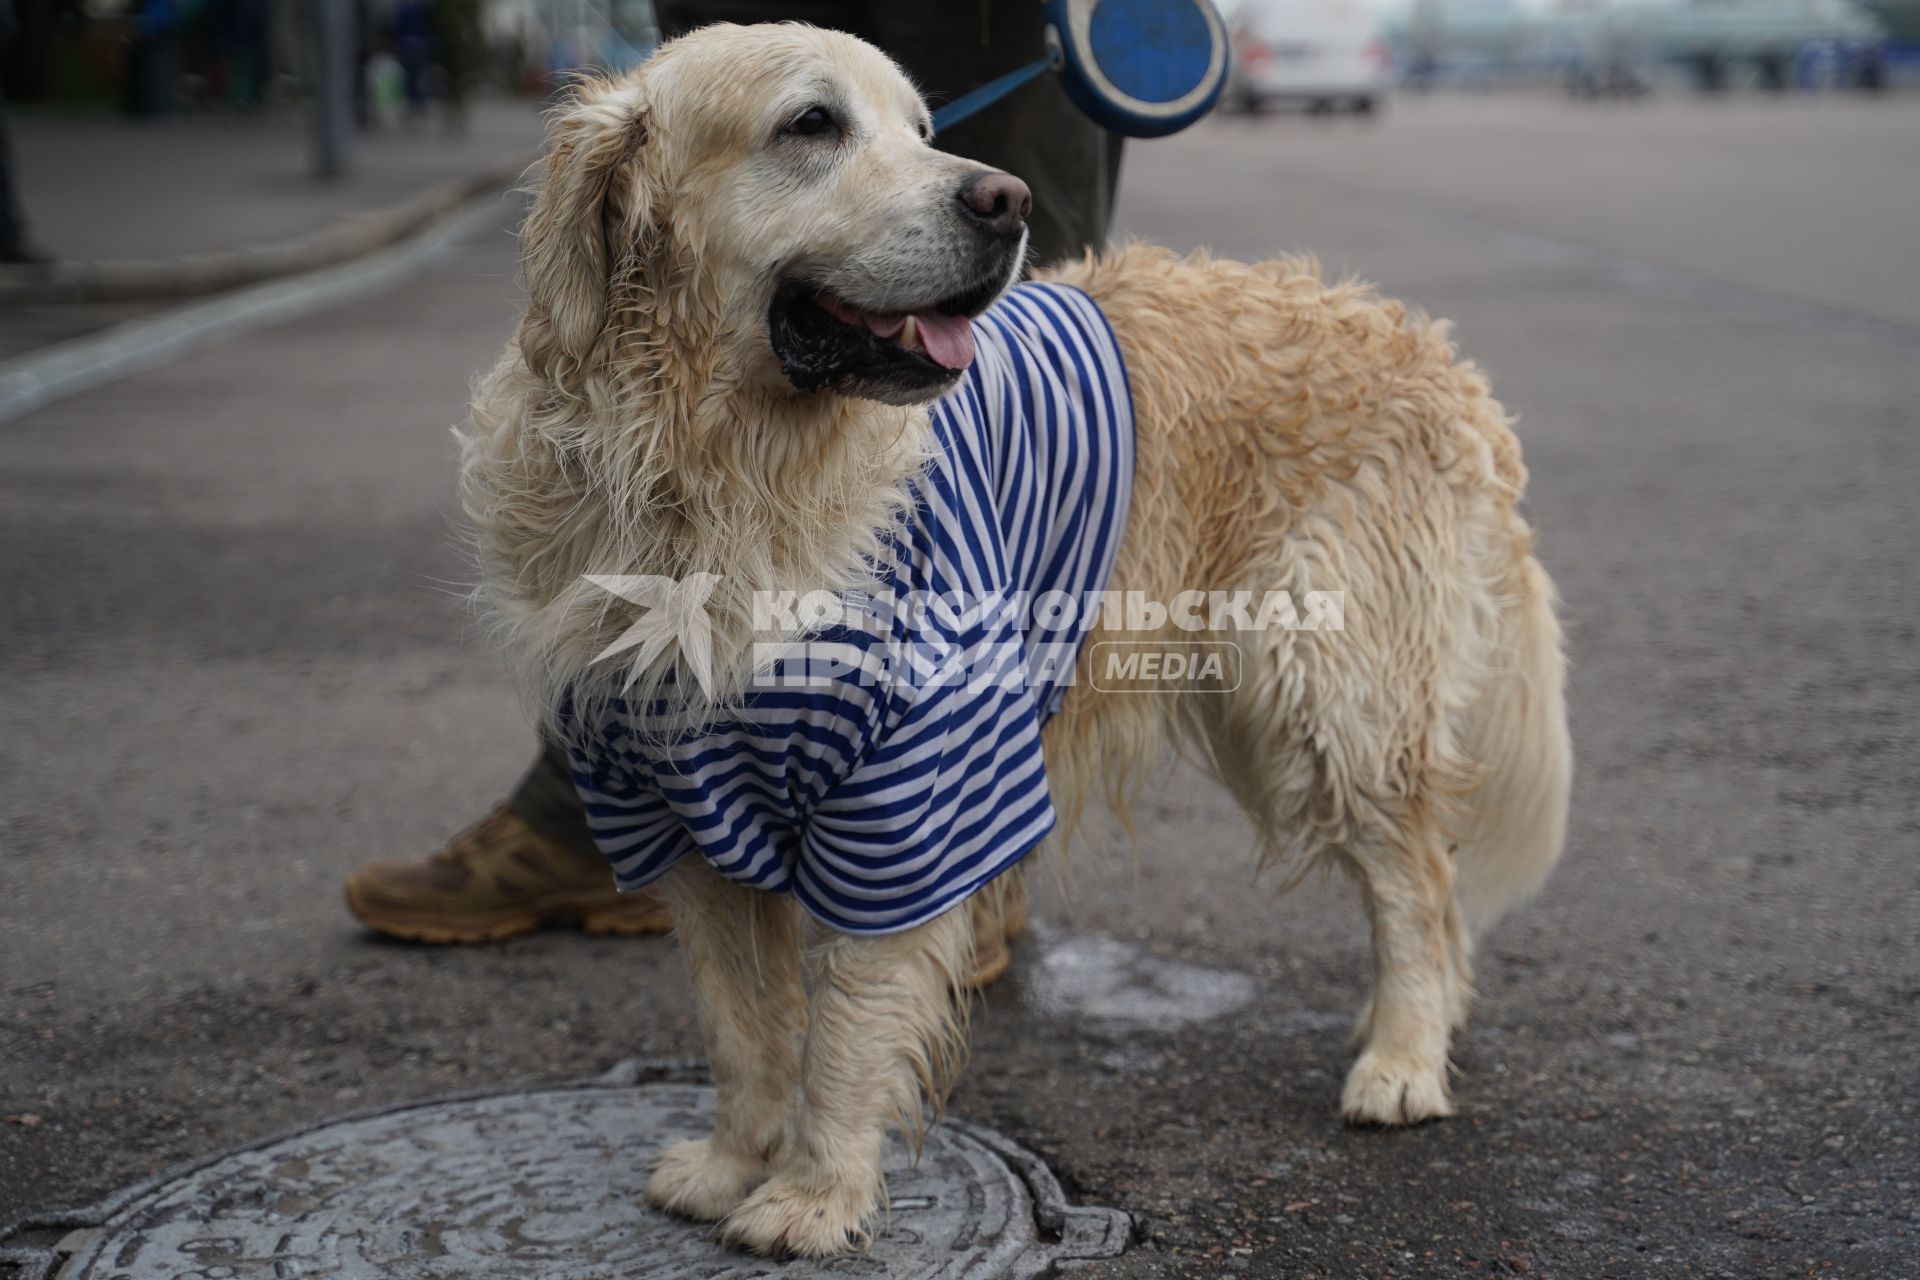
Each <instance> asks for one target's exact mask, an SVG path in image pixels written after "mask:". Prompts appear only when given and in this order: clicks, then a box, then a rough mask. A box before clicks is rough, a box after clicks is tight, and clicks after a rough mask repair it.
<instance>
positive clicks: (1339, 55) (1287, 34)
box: [1226, 0, 1391, 112]
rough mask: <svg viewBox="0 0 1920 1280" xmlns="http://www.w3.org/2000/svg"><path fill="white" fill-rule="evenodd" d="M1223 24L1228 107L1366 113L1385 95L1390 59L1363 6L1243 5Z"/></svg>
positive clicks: (1310, 1) (1290, 1)
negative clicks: (1229, 36) (1229, 62)
mask: <svg viewBox="0 0 1920 1280" xmlns="http://www.w3.org/2000/svg"><path fill="white" fill-rule="evenodd" d="M1229 24H1230V29H1231V31H1232V33H1233V70H1232V72H1231V74H1230V75H1229V77H1228V80H1227V91H1226V101H1227V103H1228V104H1229V105H1231V106H1235V107H1238V108H1240V109H1241V110H1244V111H1250V112H1251V111H1259V110H1262V109H1263V108H1265V107H1268V106H1272V105H1277V104H1281V103H1286V104H1288V105H1292V106H1300V107H1305V108H1306V109H1307V110H1309V111H1359V112H1368V111H1372V110H1373V109H1374V107H1375V106H1376V105H1377V104H1378V103H1379V102H1380V100H1381V99H1382V98H1384V97H1385V96H1386V92H1387V84H1388V78H1389V74H1390V72H1391V55H1390V54H1389V53H1388V50H1387V42H1386V40H1385V38H1384V37H1383V36H1382V34H1381V31H1380V23H1379V21H1378V20H1377V19H1376V18H1375V17H1374V14H1373V10H1372V8H1371V7H1369V5H1368V4H1367V3H1366V0H1242V3H1240V4H1239V5H1237V6H1235V8H1234V11H1233V14H1232V17H1231V18H1230V19H1229Z"/></svg>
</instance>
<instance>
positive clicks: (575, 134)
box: [520, 82, 652, 367]
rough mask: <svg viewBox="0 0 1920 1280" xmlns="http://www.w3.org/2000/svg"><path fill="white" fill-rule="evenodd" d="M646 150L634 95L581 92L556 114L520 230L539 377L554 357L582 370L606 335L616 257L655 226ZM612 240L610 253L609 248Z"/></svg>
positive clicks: (592, 87)
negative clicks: (536, 191)
mask: <svg viewBox="0 0 1920 1280" xmlns="http://www.w3.org/2000/svg"><path fill="white" fill-rule="evenodd" d="M646 147H647V113H646V109H645V107H644V106H643V104H642V102H641V98H640V94H639V90H638V88H637V87H636V86H634V85H631V84H627V85H618V86H615V85H609V84H606V83H605V82H595V83H593V84H589V85H584V86H582V87H581V88H580V89H579V90H578V91H577V92H576V94H575V95H574V99H573V102H572V104H571V105H570V106H568V107H567V108H565V109H564V110H563V112H562V113H561V114H560V116H559V118H558V121H557V123H556V124H555V126H554V141H553V146H552V148H551V149H550V150H549V151H548V153H547V158H546V176H545V178H544V180H543V181H542V182H541V184H540V192H539V195H538V196H537V197H536V198H535V200H534V204H533V209H532V211H531V212H530V213H528V215H527V220H526V222H525V224H524V225H523V226H522V227H521V229H520V257H521V262H522V265H523V266H524V268H525V271H526V282H527V292H528V295H529V300H530V305H529V307H528V309H527V326H526V329H525V330H523V333H522V347H523V349H525V352H526V355H527V358H528V359H529V360H530V361H532V362H533V363H534V364H535V366H536V367H540V366H543V365H546V364H548V363H550V360H551V357H553V356H554V355H564V356H569V357H571V358H572V359H573V360H575V361H583V360H585V359H586V358H587V355H588V353H589V352H591V351H592V349H593V344H594V342H595V340H596V339H598V338H599V336H600V331H601V329H602V328H604V327H605V325H606V319H607V295H608V290H609V288H610V286H611V284H612V275H613V272H614V271H615V269H616V268H618V267H619V266H620V265H621V263H620V262H619V261H616V260H615V257H614V255H615V254H616V253H618V254H620V255H621V256H622V257H623V258H624V257H625V256H626V255H628V254H630V253H634V252H636V251H639V250H640V248H641V246H640V245H639V244H638V243H637V240H638V237H639V236H640V235H643V234H644V228H645V226H646V224H647V222H648V221H649V220H650V219H651V216H652V198H651V192H650V191H649V189H648V188H649V183H648V181H647V178H646V175H645V173H644V172H643V168H644V161H645V158H646V157H645V151H646ZM616 236H617V237H619V238H620V239H621V241H622V243H619V244H618V246H617V247H616V246H615V245H613V244H610V243H609V241H610V240H612V239H613V238H614V237H616ZM542 325H544V328H545V332H544V333H540V332H538V330H539V329H540V327H541V326H542ZM543 339H544V341H543Z"/></svg>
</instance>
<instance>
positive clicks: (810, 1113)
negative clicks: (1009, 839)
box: [720, 910, 973, 1258]
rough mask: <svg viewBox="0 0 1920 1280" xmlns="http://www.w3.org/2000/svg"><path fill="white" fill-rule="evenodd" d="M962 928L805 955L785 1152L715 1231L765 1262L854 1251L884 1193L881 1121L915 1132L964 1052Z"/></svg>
mask: <svg viewBox="0 0 1920 1280" xmlns="http://www.w3.org/2000/svg"><path fill="white" fill-rule="evenodd" d="M972 946H973V931H972V929H971V928H970V927H969V924H968V913H967V912H966V911H964V910H958V911H949V912H947V913H946V914H945V915H943V916H940V917H938V918H937V919H935V920H933V921H931V922H929V923H927V924H924V925H920V926H918V927H917V928H913V929H909V930H907V931H905V932H903V933H897V934H891V935H888V936H884V937H859V936H852V935H848V934H831V935H828V936H826V937H825V938H824V940H822V941H821V942H820V943H819V945H818V946H816V947H815V948H814V949H813V950H812V951H811V952H810V956H809V960H810V966H809V967H810V976H811V978H812V984H811V986H812V995H811V1001H810V1004H809V1008H808V1020H807V1043H806V1053H805V1056H804V1058H803V1060H802V1063H801V1095H802V1096H801V1104H800V1112H799V1116H798V1120H797V1122H796V1124H795V1127H794V1134H795V1137H794V1145H793V1149H792V1151H791V1152H790V1153H789V1154H788V1156H787V1158H786V1160H785V1161H784V1162H783V1163H782V1164H781V1166H780V1169H779V1171H778V1172H777V1173H775V1174H774V1176H773V1177H772V1178H771V1179H769V1180H768V1181H767V1182H765V1183H763V1184H761V1186H760V1188H759V1189H758V1190H757V1191H755V1192H754V1193H753V1194H752V1195H751V1196H749V1197H747V1200H746V1203H745V1204H742V1205H741V1206H740V1207H739V1208H738V1209H736V1210H735V1211H734V1212H733V1213H732V1214H731V1215H730V1216H729V1217H728V1218H727V1220H726V1222H725V1223H723V1224H722V1226H721V1229H720V1230H721V1235H722V1237H723V1238H725V1239H727V1240H729V1241H731V1242H732V1243H735V1244H740V1245H745V1246H746V1247H748V1248H750V1249H753V1250H755V1251H757V1252H759V1253H763V1254H766V1255H767V1256H769V1257H783V1256H786V1255H790V1254H797V1255H800V1256H802V1257H809V1258H820V1257H827V1256H830V1255H833V1254H837V1253H843V1252H845V1251H846V1250H847V1249H849V1248H852V1247H854V1246H856V1245H859V1244H863V1243H864V1242H865V1241H866V1239H867V1236H868V1232H867V1220H868V1218H869V1217H870V1216H871V1215H872V1214H873V1212H874V1211H875V1209H876V1208H877V1207H878V1206H879V1204H880V1202H881V1199H882V1197H883V1196H884V1194H885V1190H886V1188H885V1183H884V1180H883V1178H882V1176H881V1172H880V1155H881V1151H882V1148H883V1145H884V1143H885V1139H886V1129H887V1125H888V1123H889V1122H890V1121H891V1122H894V1123H897V1124H899V1125H901V1126H902V1127H903V1128H905V1129H907V1130H909V1131H910V1132H913V1133H915V1134H916V1136H917V1134H918V1132H919V1130H920V1128H921V1126H922V1125H923V1124H924V1123H925V1113H924V1111H923V1107H922V1103H923V1101H931V1102H932V1103H933V1104H934V1105H935V1107H936V1108H937V1107H938V1105H939V1104H940V1103H941V1102H942V1101H943V1100H944V1098H945V1094H946V1089H947V1086H948V1084H949V1083H950V1082H951V1080H952V1077H953V1074H954V1073H955V1072H956V1071H957V1070H958V1069H959V1065H960V1059H961V1057H962V1055H963V1054H964V1052H965V1031H964V1026H963V1024H964V1017H963V1014H964V1009H965V1006H964V1004H962V1003H960V1001H961V999H962V997H959V996H957V994H956V993H957V992H959V991H961V990H963V988H962V987H961V983H962V982H963V981H964V979H965V977H966V975H967V973H968V972H969V968H970V964H971V958H972V957H971V954H970V953H971V950H972Z"/></svg>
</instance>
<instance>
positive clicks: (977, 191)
mask: <svg viewBox="0 0 1920 1280" xmlns="http://www.w3.org/2000/svg"><path fill="white" fill-rule="evenodd" d="M960 207H961V208H963V209H965V210H966V211H967V215H968V216H969V217H971V218H973V219H974V220H975V221H977V222H978V223H980V225H981V227H982V228H983V229H985V230H987V231H991V232H992V233H993V234H995V235H997V236H1006V237H1007V238H1008V239H1012V238H1013V237H1014V236H1017V235H1019V234H1020V232H1021V230H1022V229H1023V228H1024V227H1025V226H1026V225H1027V215H1028V214H1029V213H1032V212H1033V192H1031V191H1029V190H1027V184H1026V183H1024V182H1022V181H1020V179H1018V178H1016V177H1014V176H1013V175H1012V174H1010V173H992V172H988V173H980V174H975V175H974V176H973V177H971V178H968V179H967V180H966V181H965V182H963V183H961V184H960Z"/></svg>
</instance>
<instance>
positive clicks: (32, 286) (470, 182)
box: [0, 166, 525, 306]
mask: <svg viewBox="0 0 1920 1280" xmlns="http://www.w3.org/2000/svg"><path fill="white" fill-rule="evenodd" d="M524 171H525V166H514V167H513V168H504V167H503V168H499V169H494V170H490V171H488V172H486V173H481V174H476V175H474V176H472V177H468V178H459V179H455V180H453V181H450V182H443V183H441V184H440V185H438V186H436V187H431V188H429V189H428V190H426V191H423V192H421V193H419V194H418V195H414V196H409V197H408V198H407V199H405V200H401V201H398V202H397V203H394V204H390V205H386V206H384V207H382V208H379V209H373V210H368V211H366V212H362V213H355V214H348V215H346V216H344V217H341V218H336V219H335V220H333V221H332V222H329V223H327V224H326V225H325V226H322V227H320V228H318V229H317V230H314V231H310V232H307V233H306V234H304V235H301V236H296V237H295V238H293V239H291V240H282V241H278V242H276V243H274V244H269V245H260V246H256V247H253V248H247V249H227V250H220V251H217V252H214V253H197V254H188V255H183V256H181V257H176V258H137V259H124V260H114V259H104V260H99V261H93V262H55V263H51V264H49V265H46V266H25V267H22V266H0V306H5V305H7V304H10V303H11V304H15V305H19V304H25V303H48V302H134V301H145V300H154V299H161V300H164V299H167V298H188V297H195V296H198V295H201V294H208V293H223V292H226V291H227V290H230V289H239V288H244V287H245V286H247V285H253V284H259V283H261V282H262V281H266V280H274V279H278V278H280V277H282V276H292V275H304V274H306V273H308V272H313V271H318V270H321V269H323V268H326V267H331V266H337V265H339V264H340V263H343V262H350V261H352V260H353V259H355V258H364V257H366V256H367V255H368V254H370V253H375V252H377V251H379V250H381V249H384V248H387V247H388V246H390V245H393V244H395V243H397V242H399V241H401V240H404V239H406V238H407V237H409V236H411V235H413V234H415V233H416V232H418V231H419V230H421V229H422V228H423V227H425V226H427V225H429V224H430V223H433V222H436V221H438V220H440V219H441V218H444V217H446V216H447V215H448V214H450V213H452V212H454V211H455V210H457V209H459V208H461V207H462V206H463V205H466V204H468V203H469V202H471V201H472V200H474V199H475V198H477V197H479V196H482V195H492V194H494V193H497V192H499V191H501V190H503V189H505V188H507V187H511V186H513V185H514V184H515V183H516V182H518V181H519V180H520V177H521V175H522V173H524Z"/></svg>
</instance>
